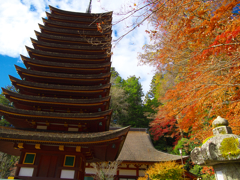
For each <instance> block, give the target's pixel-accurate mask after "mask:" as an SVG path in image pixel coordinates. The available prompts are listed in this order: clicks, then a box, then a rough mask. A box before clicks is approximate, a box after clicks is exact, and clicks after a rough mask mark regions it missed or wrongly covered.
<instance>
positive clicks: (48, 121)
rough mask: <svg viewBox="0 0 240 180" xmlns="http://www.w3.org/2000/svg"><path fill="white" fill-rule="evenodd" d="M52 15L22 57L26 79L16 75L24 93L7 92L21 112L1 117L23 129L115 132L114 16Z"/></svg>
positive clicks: (3, 109) (17, 85) (1, 109)
mask: <svg viewBox="0 0 240 180" xmlns="http://www.w3.org/2000/svg"><path fill="white" fill-rule="evenodd" d="M50 10H51V13H46V14H47V19H43V22H44V25H40V24H39V27H40V30H41V32H37V31H35V34H36V36H37V40H36V39H31V41H32V44H33V47H34V48H30V47H26V49H27V52H28V54H29V57H25V56H23V55H21V58H22V60H23V63H24V65H25V66H26V69H25V68H21V67H19V66H15V67H16V70H17V72H18V74H19V76H20V77H21V80H20V79H17V78H14V77H12V76H10V80H11V82H12V84H13V85H14V86H15V88H16V89H17V91H18V93H14V92H11V91H8V90H6V89H4V88H3V93H4V94H5V96H6V97H7V98H8V99H9V100H10V101H11V102H13V105H14V107H15V108H7V107H2V106H0V113H1V114H2V115H4V117H5V119H7V120H8V121H9V122H10V123H11V124H12V125H13V126H14V127H16V128H19V129H41V130H51V131H74V132H102V131H106V130H109V123H110V119H111V114H112V110H109V103H110V97H109V92H110V87H111V84H110V76H111V73H110V67H111V62H110V59H111V53H110V52H111V33H112V30H111V22H112V13H111V12H108V13H101V14H90V13H75V12H69V11H63V10H59V9H56V8H54V7H52V6H50ZM98 26H100V27H101V30H99V27H98Z"/></svg>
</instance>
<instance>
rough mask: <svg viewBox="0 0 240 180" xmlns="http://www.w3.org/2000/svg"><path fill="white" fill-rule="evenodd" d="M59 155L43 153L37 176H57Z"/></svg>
mask: <svg viewBox="0 0 240 180" xmlns="http://www.w3.org/2000/svg"><path fill="white" fill-rule="evenodd" d="M58 157H59V156H56V155H41V159H40V162H39V166H38V167H39V169H38V175H37V176H38V177H52V178H53V177H55V175H56V168H57V160H58Z"/></svg>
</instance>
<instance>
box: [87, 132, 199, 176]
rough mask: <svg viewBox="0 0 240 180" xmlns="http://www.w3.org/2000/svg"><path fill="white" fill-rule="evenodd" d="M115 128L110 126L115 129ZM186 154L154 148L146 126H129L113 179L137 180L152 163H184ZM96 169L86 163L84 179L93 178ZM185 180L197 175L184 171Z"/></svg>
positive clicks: (186, 157)
mask: <svg viewBox="0 0 240 180" xmlns="http://www.w3.org/2000/svg"><path fill="white" fill-rule="evenodd" d="M116 129H117V128H110V130H116ZM188 158H189V157H188V156H182V157H181V156H179V155H173V154H169V153H165V152H162V151H158V150H156V149H155V148H154V146H153V144H152V141H151V138H150V135H149V134H148V133H147V129H146V128H130V130H129V132H128V135H127V138H126V140H125V143H124V145H123V148H122V151H121V152H120V155H119V156H118V158H117V160H118V161H120V162H121V163H120V165H119V167H118V169H117V172H116V174H115V176H114V180H137V179H138V177H144V176H145V171H146V170H147V169H148V168H149V167H150V166H152V165H154V163H159V162H166V161H176V162H177V163H179V164H181V163H182V162H181V160H183V162H184V163H185V161H186V160H187V159H188ZM94 174H96V170H95V169H94V167H93V166H92V165H91V163H87V164H86V174H85V180H94V178H93V177H94ZM184 175H185V180H196V179H197V176H196V175H194V174H192V173H190V172H188V171H185V174H184Z"/></svg>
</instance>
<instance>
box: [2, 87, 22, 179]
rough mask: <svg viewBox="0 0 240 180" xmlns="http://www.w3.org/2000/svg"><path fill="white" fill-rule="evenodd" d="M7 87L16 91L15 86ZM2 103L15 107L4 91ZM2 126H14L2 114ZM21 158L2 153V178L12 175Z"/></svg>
mask: <svg viewBox="0 0 240 180" xmlns="http://www.w3.org/2000/svg"><path fill="white" fill-rule="evenodd" d="M5 89H8V90H11V91H14V92H16V89H15V88H14V86H6V87H5ZM0 104H2V105H5V106H9V107H13V105H12V104H11V102H10V101H9V100H8V99H7V98H6V97H5V96H4V94H3V92H2V93H1V94H0ZM0 126H8V127H12V125H11V124H10V123H9V122H8V121H6V119H4V117H3V116H2V118H1V121H0ZM18 160H19V157H18V156H11V155H9V154H7V153H0V178H6V177H7V176H9V175H10V173H11V171H12V168H13V167H14V165H15V163H16V162H17V161H18Z"/></svg>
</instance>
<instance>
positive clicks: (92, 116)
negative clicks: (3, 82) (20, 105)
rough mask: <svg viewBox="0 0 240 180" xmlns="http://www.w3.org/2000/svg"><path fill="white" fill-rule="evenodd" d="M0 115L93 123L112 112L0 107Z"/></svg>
mask: <svg viewBox="0 0 240 180" xmlns="http://www.w3.org/2000/svg"><path fill="white" fill-rule="evenodd" d="M0 114H2V115H12V116H17V117H21V118H31V119H34V118H43V119H59V120H83V121H94V120H99V118H100V117H105V116H108V115H111V114H112V110H106V111H101V112H96V113H59V112H47V111H34V110H24V109H17V108H12V107H8V106H4V105H0Z"/></svg>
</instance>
